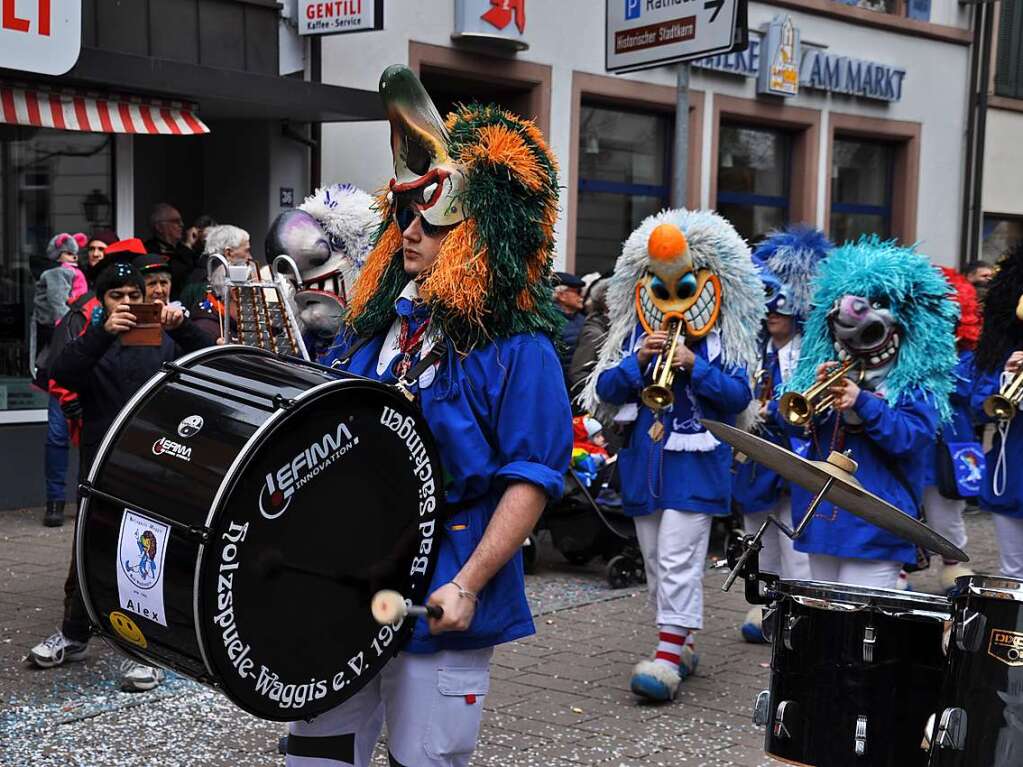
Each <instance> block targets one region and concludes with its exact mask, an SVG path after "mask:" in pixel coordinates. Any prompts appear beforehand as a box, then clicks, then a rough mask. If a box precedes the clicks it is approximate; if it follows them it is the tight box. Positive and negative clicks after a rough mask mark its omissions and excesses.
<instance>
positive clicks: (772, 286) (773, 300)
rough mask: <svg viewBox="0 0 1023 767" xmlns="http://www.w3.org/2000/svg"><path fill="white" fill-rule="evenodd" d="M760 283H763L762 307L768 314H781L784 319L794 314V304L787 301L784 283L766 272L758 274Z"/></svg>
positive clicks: (786, 290) (787, 296)
mask: <svg viewBox="0 0 1023 767" xmlns="http://www.w3.org/2000/svg"><path fill="white" fill-rule="evenodd" d="M760 281H761V282H762V283H764V306H765V307H766V308H767V313H768V314H781V315H783V316H785V317H791V316H792V315H793V314H795V303H794V302H792V301H791V300H789V294H788V289H787V288H786V287H785V284H784V283H782V282H781V281H780V280H779V279H778V278H777V277H775V276H774V275H773V274H771V273H770V272H767V271H762V272H761V273H760Z"/></svg>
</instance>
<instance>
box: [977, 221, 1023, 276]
mask: <svg viewBox="0 0 1023 767" xmlns="http://www.w3.org/2000/svg"><path fill="white" fill-rule="evenodd" d="M1018 242H1023V217H1019V216H992V215H990V214H984V237H983V242H982V244H981V253H980V257H981V259H983V260H984V261H987V262H988V263H989V264H994V263H996V262H997V261H998V260H999V259H1000V258H1001V257H1002V256H1004V255H1005V254H1006V252H1007V251H1009V250H1010V249H1011V248H1012V247H1013V245H1015V244H1016V243H1018Z"/></svg>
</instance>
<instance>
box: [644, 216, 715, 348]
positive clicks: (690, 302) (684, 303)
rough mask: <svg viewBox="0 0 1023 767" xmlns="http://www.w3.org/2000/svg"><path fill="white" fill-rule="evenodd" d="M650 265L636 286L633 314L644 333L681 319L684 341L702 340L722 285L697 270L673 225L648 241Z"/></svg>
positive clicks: (656, 231) (663, 226)
mask: <svg viewBox="0 0 1023 767" xmlns="http://www.w3.org/2000/svg"><path fill="white" fill-rule="evenodd" d="M647 252H648V253H649V255H650V262H649V264H648V265H647V271H646V274H645V275H644V276H643V277H642V278H641V279H640V281H639V282H638V283H637V284H636V312H637V313H638V315H639V321H640V324H642V326H643V329H644V330H646V332H647V333H652V332H654V331H655V330H660V329H662V328H664V327H665V325H666V323H667V322H668V321H670V320H672V319H681V320H682V321H683V323H684V325H685V334H686V337H687V338H703V337H704V336H705V335H707V334H708V333H709V332H710V331H711V329H712V328H713V327H714V323H715V322H717V318H718V314H719V313H720V311H721V282H720V281H719V280H718V278H717V276H716V275H714V274H713V273H711V271H710V270H708V269H696V268H694V265H693V259H692V256H691V255H690V253H689V243H688V242H687V241H686V237H685V235H684V234H682V230H680V229H679V228H678V227H677V226H675V225H674V224H661V225H659V226H658V227H657V228H656V229H654V230H653V232H651V233H650V238H649V239H648V240H647Z"/></svg>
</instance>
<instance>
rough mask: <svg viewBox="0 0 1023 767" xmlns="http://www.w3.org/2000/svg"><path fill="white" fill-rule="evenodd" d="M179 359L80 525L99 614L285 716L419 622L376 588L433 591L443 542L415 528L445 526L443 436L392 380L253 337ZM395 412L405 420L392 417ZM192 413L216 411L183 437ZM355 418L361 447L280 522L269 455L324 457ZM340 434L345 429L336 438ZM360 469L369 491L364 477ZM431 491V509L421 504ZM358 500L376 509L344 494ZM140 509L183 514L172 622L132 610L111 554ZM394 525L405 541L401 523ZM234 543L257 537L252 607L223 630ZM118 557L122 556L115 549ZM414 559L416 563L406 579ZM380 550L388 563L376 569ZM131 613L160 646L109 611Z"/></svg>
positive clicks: (168, 561)
mask: <svg viewBox="0 0 1023 767" xmlns="http://www.w3.org/2000/svg"><path fill="white" fill-rule="evenodd" d="M180 362H181V365H182V366H183V368H185V369H186V370H183V371H177V372H172V373H168V374H166V375H164V376H163V377H162V378H160V376H158V377H157V379H160V380H157V379H154V380H153V381H151V382H150V383H149V384H147V385H146V386H145V387H143V390H142V391H141V392H140V394H139V395H138V397H137V398H136V399H135V400H134V401H133V402H132V403H129V405H128V407H127V408H126V411H128V412H126V413H125V417H124V418H123V419H122V420H121V422H120V423H118V424H115V428H114V429H112V430H111V434H110V435H109V436H108V444H105V445H104V447H102V448H101V450H100V454H99V456H98V457H97V461H96V463H95V466H94V469H93V472H92V475H91V476H90V483H89V484H90V485H91V490H90V489H89V488H87V489H86V492H87V493H88V496H87V501H86V502H85V503H84V504H83V510H82V515H81V518H80V523H79V532H78V536H77V538H78V540H77V545H78V547H79V548H78V555H79V573H80V578H81V579H82V581H83V595H84V596H85V598H86V603H87V608H88V609H89V612H90V616H91V617H92V619H93V621H94V623H95V624H96V626H97V627H98V628H99V631H100V633H101V634H102V635H103V636H104V637H105V638H106V639H108V640H109V641H111V642H113V643H114V644H115V645H116V646H117V647H118V648H119V649H121V650H122V651H125V652H127V653H129V654H131V655H133V656H134V657H136V658H138V659H140V660H142V661H144V662H148V663H156V664H158V665H163V666H166V667H168V668H171V669H173V670H175V671H178V672H180V673H182V674H185V675H186V676H189V677H191V678H193V679H196V680H198V681H201V682H205V683H208V684H212V685H214V686H217V687H219V688H221V689H222V690H223V691H224V692H225V694H227V695H228V697H230V698H231V699H232V700H233V701H234V702H235V703H236V704H238V705H239V706H240V707H242V708H243V709H245V710H246V711H248V712H250V713H252V714H255V715H257V716H260V717H263V718H267V719H277V720H294V719H298V718H307V717H309V716H313V715H315V714H317V713H320V712H322V711H324V710H327V709H329V708H332V707H333V706H335V705H337V704H338V703H340V702H342V701H343V700H344V699H346V698H347V697H349V696H350V695H351V694H353V693H354V692H355V691H357V690H358V689H359V688H360V687H361V686H362V685H364V684H365V683H366V682H368V681H369V679H371V678H372V676H373V675H375V673H376V672H377V671H379V668H380V667H382V665H383V663H385V662H386V660H387V659H388V658H389V657H391V655H393V653H394V652H395V651H396V650H397V649H398V648H399V647H400V646H401V645H402V644H403V643H404V641H405V640H406V639H407V638H408V636H409V635H410V634H411V630H412V626H413V623H412V621H411V620H408V621H405V623H404V624H402V625H401V626H400V627H380V626H377V625H376V624H375V623H374V622H373V621H372V617H371V615H370V612H369V600H370V597H371V593H370V592H371V591H373V590H375V589H377V588H394V589H396V590H398V591H400V592H401V593H403V594H405V595H406V596H408V597H409V598H411V599H415V600H423V599H425V597H426V589H427V586H428V583H429V578H430V576H431V575H432V568H433V563H434V558H435V557H434V551H435V549H433V548H431V550H430V551H427V552H426V553H425V554H422V553H421V552H419V551H417V550H416V547H417V546H419V547H422V546H423V545H424V543H423V541H422V540H420V539H419V538H415V536H412V537H410V535H411V534H410V530H411V529H412V528H416V525H418V524H420V523H424V522H429V521H430V520H436V521H437V524H436V528H437V529H438V530H439V529H440V527H441V526H440V523H439V519H437V516H438V514H439V511H440V510H439V505H440V503H441V495H440V493H441V489H442V480H441V477H442V472H441V467H440V463H439V460H438V458H437V451H436V448H435V446H434V445H433V442H432V438H431V436H430V434H429V430H428V428H427V427H426V425H425V421H423V419H422V416H421V415H420V414H419V413H418V411H417V410H416V409H415V408H414V407H413V406H412V405H410V404H409V403H408V402H407V401H406V400H405V398H404V397H403V396H402V395H400V394H399V393H398V392H397V390H396V389H394V388H393V387H388V386H384V385H382V384H379V383H377V382H373V381H368V380H366V379H361V378H358V377H355V376H350V375H347V374H344V373H339V372H336V371H329V370H327V369H322V368H319V367H318V366H314V365H308V364H306V365H302V364H294V363H291V362H287V361H284V360H282V359H281V358H278V357H274V356H272V355H269V354H266V353H263V352H260V351H258V350H252V349H231V348H226V349H225V348H221V349H217V350H211V351H207V352H200V353H198V354H196V355H191V356H190V357H189V358H185V359H183V360H182V361H180ZM388 413H389V414H390V417H391V420H392V424H391V427H390V428H388V427H387V426H386V425H384V424H382V423H381V422H382V420H383V417H384V415H386V414H388ZM194 415H195V416H200V417H201V418H202V419H203V425H202V428H201V429H200V430H199V431H198V432H196V433H194V434H191V435H190V436H188V437H185V438H181V437H177V436H175V435H176V432H177V429H178V428H179V426H180V425H181V424H183V419H185V418H186V417H188V416H194ZM399 416H400V419H399ZM328 419H333V420H332V422H331V424H330V426H329V428H327V427H326V426H324V424H325V423H326V422H327V420H328ZM395 419H399V420H401V421H402V423H404V428H405V431H408V432H409V433H411V434H412V435H413V436H415V437H417V441H416V443H415V445H416V448H417V450H418V453H417V455H418V456H419V459H418V461H414V460H413V459H412V455H411V453H410V448H409V444H407V443H411V442H412V437H409V438H408V439H406V435H405V433H404V432H402V433H400V434H399V433H398V431H397V427H396V426H395V425H394V424H395V423H396V422H397V421H395ZM342 422H343V423H344V424H345V426H344V427H343V429H346V430H350V431H351V432H353V433H354V434H353V435H352V436H353V438H354V437H358V439H355V442H356V443H357V444H356V446H355V447H352V446H351V445H350V444H348V443H346V445H347V446H346V445H342V446H341V450H338V451H337V452H338V453H346V455H344V456H343V458H339V459H338V460H337V461H335V462H334V463H333V464H331V465H329V466H326V467H324V466H323V465H322V463H323V462H322V461H321V465H320V466H319V468H318V469H317V472H316V474H315V475H313V474H312V472H308V474H309V476H305V477H304V481H305V489H301V490H296V491H295V492H294V496H293V500H292V501H289V504H290V506H289V507H288V508H286V512H287V513H286V514H284V515H283V516H281V518H280V519H274V520H272V521H271V520H270V519H268V518H265V517H264V516H263V515H262V514H261V512H260V508H261V507H260V505H259V504H260V500H259V485H261V484H262V482H263V481H262V480H261V479H260V478H261V477H263V476H264V475H265V474H266V473H268V472H269V471H270V469H268V467H271V468H273V469H277V468H280V467H279V464H281V463H282V462H285V463H287V461H286V460H285V459H286V458H287V459H291V458H292V457H293V454H296V453H301V454H303V455H305V456H307V457H311V459H312V460H313V461H314V462H315V461H316V460H318V459H321V458H322V457H323V456H322V455H320V454H319V453H317V452H316V451H317V450H318V449H319V448H314V449H313V452H312V453H310V452H309V451H308V449H307V448H308V447H309V446H310V445H311V444H313V443H315V444H316V445H321V444H323V445H326V446H327V447H335V445H334V443H333V441H332V440H334V438H335V437H339V438H341V439H344V434H343V433H342V426H341V423H342ZM327 431H329V432H331V435H332V436H330V438H329V440H328V441H327V442H323V441H322V436H323V435H324V434H325V433H326V432H327ZM344 433H345V434H348V433H349V432H348V431H345V432H344ZM309 434H313V435H314V436H312V437H309V436H308V435H309ZM167 437H173V442H175V443H176V444H178V445H186V446H187V447H188V448H190V453H189V460H182V459H180V458H178V457H177V456H176V452H177V451H178V449H177V448H172V449H170V450H169V451H161V452H156V451H154V449H153V445H154V444H156V441H157V440H160V439H162V438H167ZM349 442H350V440H349ZM296 445H297V447H295V446H296ZM325 449H326V448H325ZM370 453H372V457H373V459H374V460H369V454H370ZM282 456H284V457H282ZM417 464H418V465H420V466H422V465H423V464H426V465H427V466H428V467H429V468H430V469H431V470H433V471H435V472H436V474H435V477H436V487H435V490H434V492H433V493H432V494H431V493H426V492H421V491H423V490H424V487H423V486H421V485H420V484H419V483H418V480H415V479H412V473H413V472H415V471H416V466H417ZM290 465H291V464H289V467H290ZM320 469H322V473H321V472H320ZM289 471H290V468H289ZM299 471H300V472H301V471H302V469H301V467H300V468H299ZM425 471H426V469H423V468H420V473H423V472H425ZM328 472H330V473H328ZM338 472H344V475H343V479H344V484H348V485H350V487H349V488H348V490H347V491H346V490H345V488H344V487H336V486H335V485H336V484H338V478H339V477H341V474H338ZM257 479H259V480H260V481H259V482H257ZM359 480H365V482H366V488H364V489H362V490H360V489H359V487H357V486H356V485H357V484H358V481H359ZM293 487H297V483H296V484H295V485H293ZM431 487H432V485H431ZM427 495H429V497H430V502H429V504H430V505H429V509H428V513H426V514H424V515H417V506H418V507H419V508H422V506H421V503H420V502H422V501H424V500H425V497H426V496H427ZM346 498H350V499H356V498H357V499H359V500H358V501H357V503H359V504H361V505H360V506H359V507H358V508H356V507H355V506H354V505H348V506H346V505H345V503H344V500H345V499H346ZM127 510H131V511H133V512H136V513H138V514H141V515H143V516H145V517H147V518H149V519H152V520H155V521H156V522H159V523H164V522H165V523H167V524H168V525H169V526H170V533H169V534H168V537H167V544H166V553H165V555H164V559H163V569H164V572H163V606H164V613H165V615H164V619H165V621H166V623H167V625H166V626H163V625H160V624H159V623H157V622H154V621H153V620H147V619H146V618H145V617H143V616H141V615H136V614H134V613H131V612H129V611H128V610H125V609H124V608H123V605H122V604H121V602H120V601H119V592H118V582H117V578H118V573H117V566H116V560H117V559H118V558H119V557H112V552H114V551H117V547H118V541H119V537H118V536H119V528H120V524H121V519H122V514H124V512H125V511H127ZM245 523H249V525H250V526H249V527H248V534H247V536H246V537H245V540H244V541H241V540H238V537H239V536H238V533H237V530H238V528H239V527H240V526H241V525H244V524H245ZM232 524H234V527H232ZM253 525H254V526H253ZM392 527H393V528H395V529H394V531H393V533H391V534H392V535H394V536H395V540H389V539H388V536H387V534H386V533H387V532H389V531H390V530H391V528H392ZM399 533H400V534H399ZM413 538H415V540H413ZM232 541H234V543H235V544H237V547H236V548H235V549H227V551H229V552H232V553H233V552H234V551H236V550H237V548H241V546H242V545H247V550H246V554H247V562H246V561H245V560H242V558H241V557H238V558H237V561H236V562H235V564H237V563H238V562H242V563H243V564H242V565H241V568H242V569H241V570H239V571H236V572H234V573H233V574H232V578H233V580H232V596H233V598H234V599H237V600H239V604H240V603H241V602H244V603H245V607H244V609H242V608H240V607H239V612H238V615H237V620H236V621H235V622H234V624H233V626H229V627H227V629H225V627H223V626H221V625H218V624H217V623H215V622H214V621H215V620H216V619H217V617H218V615H221V616H222V611H220V610H218V609H217V608H218V601H220V600H223V599H224V595H223V594H222V593H221V592H218V584H222V583H223V578H222V576H223V575H225V571H224V570H223V566H224V565H225V562H224V561H223V557H224V556H225V549H226V546H227V544H230V543H232ZM325 542H329V545H327V544H326V543H325ZM345 552H347V555H346V554H345ZM111 558H113V559H114V560H115V567H110V566H109V565H107V564H106V563H105V562H109V561H110V560H111ZM344 559H347V560H350V561H353V562H354V561H356V560H358V561H359V562H361V563H363V564H361V565H360V566H359V572H354V573H352V572H346V571H344V566H343V563H342V562H341V561H340V560H344ZM413 559H414V560H415V566H416V568H417V572H416V573H415V574H414V575H410V574H405V575H402V573H403V572H404V571H405V570H406V569H407V568H408V562H409V561H412V560H413ZM399 560H400V561H399ZM376 561H383V562H386V563H389V566H388V567H373V566H372V564H370V565H368V566H367V565H365V563H367V562H369V563H373V562H376ZM402 562H404V564H402ZM228 572H230V571H228ZM367 573H368V575H367ZM364 576H365V577H364ZM339 578H340V579H341V581H344V582H341V581H339V580H338V579H339ZM355 582H358V588H355V587H354V586H353V583H355ZM242 584H248V585H242ZM339 584H340V585H339ZM221 591H222V590H221ZM117 613H119V614H120V615H115V614H117ZM112 616H113V617H112ZM121 616H127V617H129V618H130V619H131V620H132V621H133V622H134V624H135V626H136V627H137V629H138V630H139V631H140V633H141V634H142V635H143V637H144V642H145V645H146V646H145V647H141V646H139V645H137V644H133V643H132V642H131V641H126V638H125V635H124V634H123V632H122V633H118V631H117V630H116V627H114V626H113V624H112V623H111V621H112V620H116V622H118V623H119V624H120V623H121V622H122V620H123V618H122V617H121ZM221 619H222V620H224V619H223V618H221ZM135 630H136V629H135V628H133V629H132V630H131V632H129V633H130V634H133V633H134V631H135ZM236 634H237V635H240V636H239V638H244V639H245V640H246V641H245V642H244V644H245V645H248V651H247V652H245V653H244V657H248V658H249V661H248V663H249V667H248V670H249V671H250V674H249V675H248V676H247V677H246V676H243V675H242V674H241V673H240V669H241V668H244V666H238V665H237V661H238V658H237V656H238V655H239V654H240V653H239V652H238V651H237V648H238V646H239V645H238V642H237V641H233V640H234V639H235V635H236ZM130 638H131V637H129V639H130ZM384 640H386V642H385V641H384ZM353 647H357V648H359V650H361V651H362V652H363V653H364V654H365V653H366V652H368V651H370V650H371V649H375V650H376V652H373V653H372V655H373V657H372V658H369V657H367V658H365V659H364V660H359V661H358V663H356V664H355V665H353V666H348V665H347V662H348V661H351V660H353V659H357V657H358V651H357V650H354V649H353ZM230 650H234V652H232V653H230V656H231V657H229V651H230ZM342 656H343V657H342ZM268 659H269V660H268ZM243 662H244V661H243ZM260 667H265V668H267V669H268V670H270V671H271V672H272V673H274V674H277V675H278V678H279V680H280V681H281V684H280V686H279V687H278V688H277V690H278V695H277V700H273V699H271V698H270V697H269V696H270V695H272V690H273V688H272V687H271V686H270V685H268V684H265V685H264V687H263V691H262V692H261V693H257V692H256V691H255V690H254V689H253V685H254V682H253V676H254V674H255V673H256V672H257V671H258V669H259V668H260ZM345 668H350V669H351V670H350V671H349V672H348V673H347V674H346V675H345V676H346V678H345V679H343V680H341V681H343V684H342V685H341V687H340V688H339V689H331V686H330V684H329V682H330V681H331V679H332V678H333V677H334V675H337V674H339V673H340V672H341V671H342V669H345ZM324 669H329V671H330V675H329V676H327V677H326V679H327V684H326V685H322V684H321V685H319V686H317V685H316V682H317V681H321V682H322V681H324V678H325V673H326V672H325V671H324ZM356 670H358V673H355V671H356ZM275 681H276V680H275ZM289 685H290V686H289ZM325 688H326V692H324V689H325ZM268 690H270V691H271V692H269V693H268ZM282 699H283V700H287V702H288V705H287V706H285V705H283V703H282V702H281V701H282ZM299 701H300V703H299Z"/></svg>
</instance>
